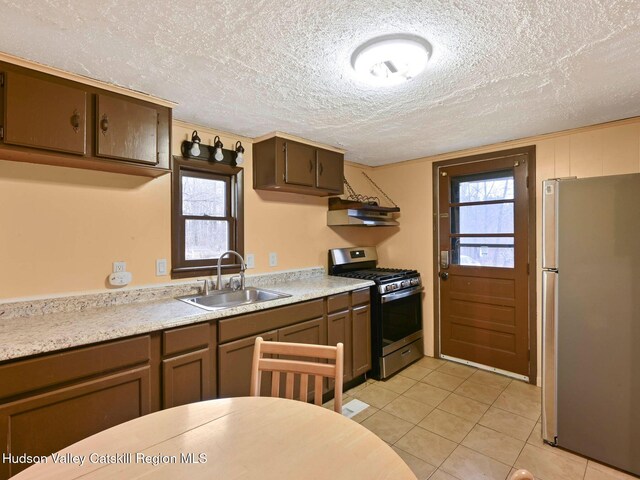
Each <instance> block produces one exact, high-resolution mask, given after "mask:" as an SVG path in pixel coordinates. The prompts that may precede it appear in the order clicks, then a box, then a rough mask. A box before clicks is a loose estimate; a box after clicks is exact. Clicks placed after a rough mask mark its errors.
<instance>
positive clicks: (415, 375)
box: [398, 363, 433, 380]
mask: <svg viewBox="0 0 640 480" xmlns="http://www.w3.org/2000/svg"><path fill="white" fill-rule="evenodd" d="M431 372H433V370H432V369H431V368H425V367H422V366H420V365H418V364H417V363H414V364H413V365H410V366H408V367H407V368H405V369H404V370H402V371H400V372H399V373H398V375H402V376H403V377H408V378H411V379H413V380H422V379H423V378H424V377H426V376H427V375H428V374H430V373H431Z"/></svg>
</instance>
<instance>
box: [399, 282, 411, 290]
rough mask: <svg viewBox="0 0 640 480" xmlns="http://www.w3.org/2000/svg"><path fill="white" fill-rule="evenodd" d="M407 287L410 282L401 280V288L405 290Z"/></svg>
mask: <svg viewBox="0 0 640 480" xmlns="http://www.w3.org/2000/svg"><path fill="white" fill-rule="evenodd" d="M409 285H411V281H410V280H403V281H402V283H401V284H400V286H401V287H402V288H407V287H408V286H409Z"/></svg>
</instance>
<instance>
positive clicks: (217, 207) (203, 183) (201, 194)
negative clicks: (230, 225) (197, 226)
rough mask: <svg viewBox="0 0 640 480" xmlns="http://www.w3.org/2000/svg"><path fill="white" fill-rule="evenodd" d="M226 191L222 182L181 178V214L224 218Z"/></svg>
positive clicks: (225, 185) (224, 183)
mask: <svg viewBox="0 0 640 480" xmlns="http://www.w3.org/2000/svg"><path fill="white" fill-rule="evenodd" d="M226 189H227V184H226V182H224V181H222V180H212V179H206V178H196V177H187V176H183V177H182V214H183V215H209V216H212V217H226V211H227V206H226V200H227V192H226ZM206 258H208V257H206Z"/></svg>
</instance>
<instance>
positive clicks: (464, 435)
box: [327, 357, 636, 480]
mask: <svg viewBox="0 0 640 480" xmlns="http://www.w3.org/2000/svg"><path fill="white" fill-rule="evenodd" d="M352 398H357V399H359V400H362V401H363V402H366V403H368V404H369V405H370V407H369V408H367V409H366V410H364V411H363V412H361V413H359V414H358V415H356V417H354V420H355V421H357V422H359V423H361V424H362V425H363V426H365V427H367V428H368V429H369V430H371V431H372V432H373V433H375V434H376V435H378V436H379V437H380V438H381V439H383V440H384V441H385V442H387V443H389V444H390V445H392V448H393V449H394V450H395V451H396V452H397V453H398V454H399V455H400V456H401V457H402V458H403V459H404V461H405V462H407V464H408V465H409V467H411V469H412V470H413V471H414V472H415V474H416V476H417V477H418V479H419V480H426V479H430V480H475V479H487V480H489V479H491V480H505V479H507V478H508V477H509V476H510V475H511V473H512V472H514V471H515V470H517V469H519V468H526V469H527V470H529V471H531V472H532V473H533V474H534V475H535V477H536V479H538V480H565V479H566V480H579V479H580V480H582V479H583V480H626V479H633V478H636V477H633V476H630V475H626V474H624V473H621V472H618V471H616V470H612V469H610V468H608V467H605V466H603V465H600V464H598V463H596V462H593V461H591V460H587V459H585V458H582V457H580V456H577V455H573V454H571V453H569V452H566V451H564V450H561V449H558V448H553V447H550V446H548V445H545V444H544V443H543V442H542V438H541V436H540V388H539V387H535V386H532V385H529V384H526V383H524V382H520V381H518V380H511V379H510V378H507V377H503V376H501V375H496V374H493V373H490V372H485V371H481V370H477V369H475V368H472V367H468V366H465V365H460V364H457V363H453V362H446V361H443V360H439V359H435V358H431V357H424V358H423V359H422V360H420V361H418V362H417V363H415V364H413V365H412V366H410V367H408V368H407V369H405V370H403V371H402V372H401V373H399V374H398V375H396V376H394V377H392V378H391V379H389V380H387V381H384V382H378V381H375V380H368V381H367V382H366V383H363V384H362V385H359V386H357V387H355V388H353V389H351V390H349V391H347V392H345V394H344V403H346V402H348V401H349V400H350V399H352ZM327 406H328V408H333V402H332V401H331V402H329V403H328V405H327Z"/></svg>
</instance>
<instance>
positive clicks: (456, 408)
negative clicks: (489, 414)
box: [439, 393, 489, 422]
mask: <svg viewBox="0 0 640 480" xmlns="http://www.w3.org/2000/svg"><path fill="white" fill-rule="evenodd" d="M439 408H440V409H441V410H444V411H445V412H449V413H453V414H454V415H457V416H459V417H462V418H466V419H467V420H471V421H472V422H477V421H478V420H480V418H482V416H483V415H484V413H485V412H486V411H487V410H488V409H489V405H486V404H484V403H481V402H477V401H475V400H472V399H470V398H466V397H461V396H460V395H456V394H455V393H452V394H451V395H449V396H448V397H447V398H446V399H445V400H444V401H443V402H442V403H441V404H440V405H439Z"/></svg>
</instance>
